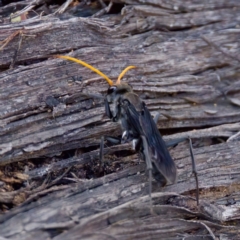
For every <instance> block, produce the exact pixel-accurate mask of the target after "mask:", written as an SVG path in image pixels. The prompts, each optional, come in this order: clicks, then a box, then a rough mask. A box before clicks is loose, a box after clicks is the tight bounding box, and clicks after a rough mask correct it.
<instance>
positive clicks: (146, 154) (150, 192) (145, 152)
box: [141, 136, 153, 214]
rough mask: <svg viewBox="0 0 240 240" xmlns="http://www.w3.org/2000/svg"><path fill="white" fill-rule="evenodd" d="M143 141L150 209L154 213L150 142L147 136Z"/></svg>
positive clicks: (142, 137) (143, 137)
mask: <svg viewBox="0 0 240 240" xmlns="http://www.w3.org/2000/svg"><path fill="white" fill-rule="evenodd" d="M141 139H142V143H143V155H144V160H145V162H146V165H147V171H148V174H149V197H150V211H151V213H152V214H153V206H152V169H153V166H152V161H151V159H150V155H149V151H148V143H147V140H146V137H145V136H141Z"/></svg>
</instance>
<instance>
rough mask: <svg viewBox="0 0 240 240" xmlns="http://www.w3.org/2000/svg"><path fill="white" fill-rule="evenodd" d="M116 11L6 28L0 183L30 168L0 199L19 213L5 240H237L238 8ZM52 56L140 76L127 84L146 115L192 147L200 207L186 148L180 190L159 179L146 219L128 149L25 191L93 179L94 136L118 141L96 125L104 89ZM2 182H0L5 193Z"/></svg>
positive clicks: (147, 5)
mask: <svg viewBox="0 0 240 240" xmlns="http://www.w3.org/2000/svg"><path fill="white" fill-rule="evenodd" d="M115 2H116V3H126V6H125V7H124V8H123V9H122V11H121V13H122V14H106V15H103V16H102V17H101V18H79V17H70V16H69V15H67V16H61V15H60V16H53V15H48V16H43V17H41V19H39V18H34V19H31V18H30V19H28V20H25V21H22V22H19V23H14V24H12V23H11V24H10V23H9V24H8V23H5V24H4V25H2V26H1V28H0V40H1V41H3V42H2V47H1V46H0V48H1V54H0V68H1V73H0V83H1V84H0V165H1V170H3V169H4V170H5V172H6V171H7V170H8V169H10V167H9V166H11V167H12V168H13V166H16V164H18V166H21V167H22V168H21V169H25V170H24V171H23V170H22V172H18V178H20V177H19V176H20V173H21V174H22V175H21V177H22V178H23V177H24V176H27V179H25V180H24V184H23V185H21V188H19V189H14V191H5V190H4V191H0V203H2V204H7V206H8V207H9V205H8V204H11V205H12V206H14V208H12V209H10V208H9V209H8V210H7V211H3V212H2V215H1V216H0V226H1V227H0V237H2V238H3V239H139V238H141V239H188V240H190V239H239V238H240V232H239V228H240V224H239V219H240V215H239V213H240V212H239V210H240V190H239V189H240V184H239V182H240V177H239V176H240V161H239V158H240V152H239V149H240V140H239V139H240V138H239V135H238V134H237V133H238V132H239V130H240V100H239V99H240V80H239V76H240V71H239V67H238V66H239V61H240V58H239V56H240V54H239V52H240V47H239V45H240V41H239V39H240V28H239V26H240V19H239V13H240V3H239V1H237V0H235V1H234V0H232V1H227V2H226V1H223V0H222V1H219V0H213V1H201V3H196V2H195V1H191V0H189V1H151V0H147V1H144V4H142V3H141V2H142V1H137V0H136V1H132V0H127V1H124V0H122V1H114V3H115ZM33 3H34V4H35V5H37V4H40V1H39V3H38V2H37V1H35V2H33ZM23 4H24V3H23ZM27 4H29V2H27V3H26V5H27ZM41 4H42V3H41ZM5 10H6V7H5V8H4V9H3V8H2V9H1V11H2V12H4V11H5ZM11 36H12V37H11ZM6 39H7V40H8V41H7V44H5V43H6V41H4V40H6ZM54 54H65V55H66V54H69V55H70V56H74V57H76V58H79V59H82V60H84V61H86V62H88V63H90V64H91V65H93V66H95V67H96V68H98V69H100V70H101V71H102V72H104V73H105V74H106V75H108V76H109V77H110V78H111V79H113V80H115V79H116V78H117V77H118V75H119V73H120V72H121V71H122V70H123V69H124V68H125V67H127V66H128V65H135V66H137V68H136V69H134V70H131V71H129V72H128V73H127V75H126V76H125V77H124V79H123V81H127V82H128V83H130V84H131V85H132V86H133V89H134V91H135V92H136V93H137V94H138V95H139V96H141V98H142V99H144V101H145V102H146V104H147V106H148V108H149V110H150V111H151V113H152V115H153V116H155V115H156V114H157V113H161V115H160V118H159V121H158V127H159V129H160V130H161V131H162V132H163V133H167V136H164V139H165V140H173V139H176V138H184V137H188V136H190V137H191V138H192V139H193V143H194V154H195V159H196V166H197V169H198V175H199V186H200V205H199V206H196V202H195V181H194V178H193V177H191V159H190V153H189V150H188V144H186V143H181V144H179V145H178V146H176V147H174V148H173V149H170V153H171V155H172V157H173V159H174V161H175V162H176V165H177V169H178V181H177V183H176V184H174V185H170V186H167V187H165V188H160V187H159V186H158V184H157V183H156V182H153V192H154V193H153V213H154V214H150V209H149V198H148V196H147V194H148V177H147V175H145V174H144V173H145V163H142V162H140V163H139V157H138V156H137V155H136V154H134V152H132V150H131V146H130V144H123V145H117V146H111V147H106V148H105V149H104V152H105V158H106V159H107V162H108V163H109V161H110V162H111V163H110V164H112V165H114V166H115V167H113V168H114V169H115V171H113V173H111V174H107V175H105V176H100V177H97V176H96V175H94V176H93V179H91V180H87V179H84V178H81V179H80V178H76V174H75V178H71V179H70V175H66V177H65V180H64V181H65V182H64V181H63V182H61V183H62V184H63V185H60V184H59V185H55V184H52V185H51V186H50V185H48V184H46V186H45V185H44V184H43V185H42V186H38V185H37V186H36V187H35V188H36V189H32V188H29V185H31V184H36V180H35V179H40V180H44V178H47V176H49V174H55V175H54V176H52V177H58V176H59V175H60V172H61V171H64V170H65V169H67V168H68V167H72V168H73V167H75V168H76V166H78V168H77V169H78V170H79V169H83V167H84V165H86V164H87V165H92V166H95V167H96V168H98V167H99V168H100V166H99V155H98V151H99V143H100V138H101V136H103V135H104V136H107V135H110V136H119V135H120V134H121V129H120V127H119V125H118V124H116V123H112V122H111V121H110V120H109V119H108V118H107V117H106V116H105V114H104V106H103V105H104V104H103V97H104V95H105V93H106V90H107V88H108V85H107V83H106V82H105V81H104V80H103V79H102V78H101V77H100V76H98V75H96V74H95V73H93V72H91V71H90V70H88V69H86V68H84V67H81V66H80V65H77V64H75V63H72V62H67V61H64V60H60V59H55V58H53V57H52V55H54ZM9 66H11V67H9ZM163 135H165V134H163ZM234 136H235V137H234ZM227 139H228V141H227ZM71 152H74V154H72V155H71ZM63 153H66V155H67V157H66V155H65V157H62V156H63ZM45 159H50V161H49V162H48V164H47V165H46V164H41V161H43V162H44V160H45ZM56 159H57V160H56ZM34 160H35V161H38V164H36V165H34V167H33V168H31V169H28V161H34ZM14 164H15V165H14ZM71 171H72V172H71ZM79 171H80V170H79ZM70 172H71V173H72V174H73V172H74V170H70ZM56 175H57V176H56ZM72 176H73V175H72ZM16 178H17V177H16V176H15V177H14V179H15V181H17V180H16ZM6 179H7V178H6V177H4V178H3V177H2V176H1V171H0V187H2V186H3V187H4V184H7V180H6ZM8 180H9V178H8ZM40 180H39V181H40ZM73 180H74V181H75V182H76V183H72V181H73ZM53 181H54V180H53ZM67 181H69V182H67ZM66 182H67V184H66ZM70 182H71V183H70ZM17 183H18V184H19V182H17ZM34 186H35V185H34ZM44 186H45V187H44ZM3 189H4V188H3Z"/></svg>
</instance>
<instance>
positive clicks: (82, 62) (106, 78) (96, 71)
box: [54, 55, 113, 86]
mask: <svg viewBox="0 0 240 240" xmlns="http://www.w3.org/2000/svg"><path fill="white" fill-rule="evenodd" d="M54 57H56V58H63V59H66V60H69V61H73V62H76V63H79V64H81V65H83V66H84V67H87V68H89V69H91V70H92V71H93V72H95V73H97V74H98V75H100V76H102V77H103V78H105V80H106V81H107V82H108V84H109V85H110V86H112V85H113V81H112V80H111V79H110V78H109V77H108V76H106V75H105V74H104V73H102V72H101V71H99V70H98V69H97V68H95V67H93V66H91V65H90V64H88V63H86V62H84V61H82V60H80V59H77V58H73V57H69V56H63V55H55V56H54Z"/></svg>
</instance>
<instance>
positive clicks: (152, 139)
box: [124, 101, 177, 183]
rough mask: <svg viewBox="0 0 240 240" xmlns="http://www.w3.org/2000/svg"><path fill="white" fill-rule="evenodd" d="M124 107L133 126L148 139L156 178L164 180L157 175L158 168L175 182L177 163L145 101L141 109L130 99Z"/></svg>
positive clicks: (170, 181) (169, 180) (171, 181)
mask: <svg viewBox="0 0 240 240" xmlns="http://www.w3.org/2000/svg"><path fill="white" fill-rule="evenodd" d="M124 109H125V112H126V115H127V120H128V123H129V125H130V126H131V128H132V129H134V131H135V132H138V134H139V135H140V136H141V135H142V136H145V138H146V139H147V143H148V147H149V154H150V158H151V161H152V163H153V170H154V172H153V174H154V175H155V176H154V177H155V178H156V180H158V181H160V180H161V181H162V179H161V177H160V176H159V177H157V176H156V174H157V173H156V169H157V170H158V172H159V173H160V174H161V175H163V176H164V178H165V179H166V180H167V182H169V183H174V182H175V181H176V175H177V174H176V166H175V163H174V161H173V160H172V157H171V156H170V154H169V152H168V150H167V147H166V144H165V142H164V140H163V139H162V136H161V134H160V132H159V130H158V128H157V126H156V124H155V122H154V120H153V118H152V116H151V114H150V112H149V110H148V109H147V107H146V105H145V103H144V102H142V106H141V110H140V111H137V110H136V108H135V107H134V105H133V104H132V103H131V102H129V101H128V106H125V107H124ZM145 157H146V156H145ZM159 173H158V174H159Z"/></svg>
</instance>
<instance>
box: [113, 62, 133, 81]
mask: <svg viewBox="0 0 240 240" xmlns="http://www.w3.org/2000/svg"><path fill="white" fill-rule="evenodd" d="M132 68H136V67H135V66H128V67H126V68H125V69H124V70H123V71H122V72H121V73H120V75H119V76H118V80H117V82H116V84H120V82H121V79H122V78H123V76H124V75H125V73H126V72H127V71H128V70H130V69H132Z"/></svg>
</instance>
